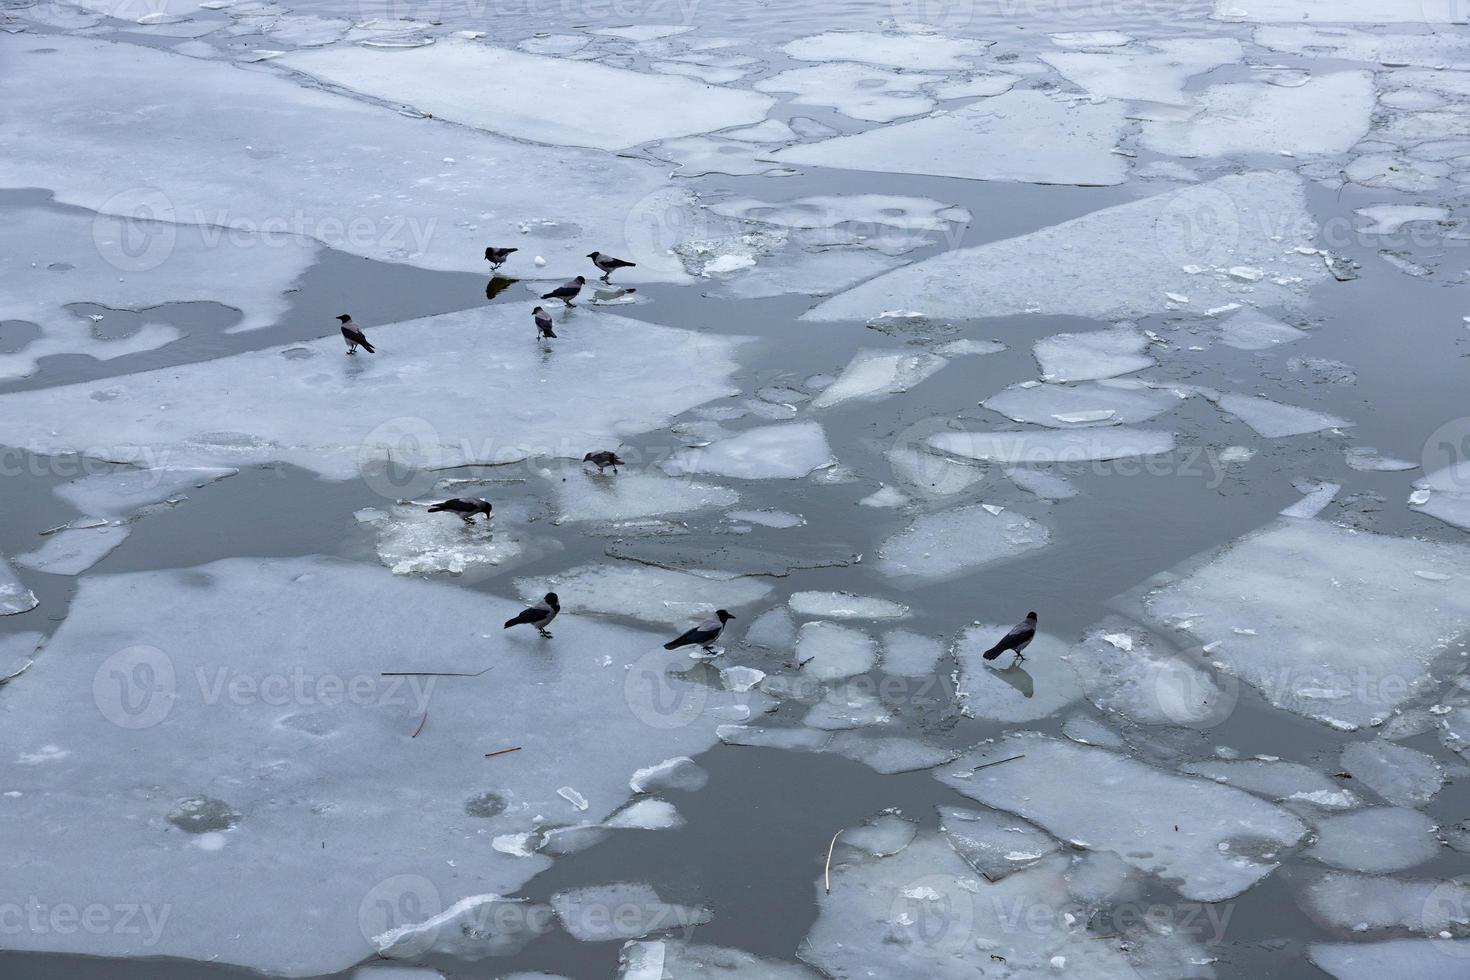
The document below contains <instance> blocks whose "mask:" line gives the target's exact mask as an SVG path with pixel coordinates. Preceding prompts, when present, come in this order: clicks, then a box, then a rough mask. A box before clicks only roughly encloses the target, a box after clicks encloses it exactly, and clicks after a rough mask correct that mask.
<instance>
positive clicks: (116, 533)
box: [15, 524, 129, 575]
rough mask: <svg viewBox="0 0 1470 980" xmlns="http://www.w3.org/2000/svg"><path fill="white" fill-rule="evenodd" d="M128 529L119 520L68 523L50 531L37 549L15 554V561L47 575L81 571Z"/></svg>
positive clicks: (110, 548) (124, 536)
mask: <svg viewBox="0 0 1470 980" xmlns="http://www.w3.org/2000/svg"><path fill="white" fill-rule="evenodd" d="M128 532H129V529H128V528H127V527H126V526H122V525H118V524H103V525H99V526H97V527H69V528H65V529H63V530H60V531H57V532H55V533H54V534H51V535H48V536H47V537H46V538H45V539H43V540H42V542H41V545H40V547H38V548H36V549H35V550H34V551H28V552H26V553H25V554H20V555H16V556H15V563H16V564H17V565H21V566H23V567H25V568H34V569H35V570H36V571H38V572H45V573H47V574H48V575H80V574H81V573H82V572H85V571H86V570H87V569H89V568H91V567H92V566H93V565H95V564H97V563H98V562H99V561H101V560H102V559H104V558H106V557H107V556H108V555H110V554H112V551H113V549H115V548H116V547H117V546H118V545H120V544H122V543H123V542H124V541H125V540H127V537H128Z"/></svg>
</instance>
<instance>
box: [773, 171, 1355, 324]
mask: <svg viewBox="0 0 1470 980" xmlns="http://www.w3.org/2000/svg"><path fill="white" fill-rule="evenodd" d="M1207 226H1208V227H1209V228H1211V229H1217V230H1216V231H1213V232H1211V233H1210V234H1208V235H1206V234H1204V232H1203V229H1204V228H1205V227H1207ZM1316 237H1317V225H1316V222H1314V221H1313V220H1312V218H1311V215H1310V214H1308V212H1307V209H1306V197H1305V195H1304V193H1303V184H1302V181H1301V179H1300V178H1299V177H1297V176H1296V175H1295V174H1291V173H1286V172H1272V171H1266V172H1254V173H1247V174H1238V175H1232V176H1229V177H1222V178H1220V179H1219V180H1216V181H1212V182H1210V183H1208V184H1202V185H1197V186H1192V187H1186V188H1182V189H1179V190H1174V191H1169V192H1166V193H1164V194H1158V195H1155V196H1153V197H1148V198H1144V199H1143V200H1140V201H1133V202H1131V203H1128V204H1121V205H1118V206H1116V207H1111V208H1104V209H1103V210H1101V211H1094V212H1093V213H1091V214H1087V215H1083V216H1082V217H1080V218H1074V219H1073V220H1071V221H1065V222H1063V223H1061V224H1059V225H1053V226H1051V227H1049V228H1043V229H1042V230H1040V231H1036V232H1032V233H1030V234H1028V235H1022V236H1020V237H1017V238H1010V239H1005V240H1003V241H999V242H990V243H988V244H985V245H979V246H976V247H974V248H961V249H953V250H950V251H947V252H944V253H943V254H940V255H937V256H935V257H934V258H931V259H925V260H924V261H922V262H917V263H915V264H913V265H909V266H906V267H904V268H902V269H898V270H896V271H894V272H890V273H888V274H887V275H885V276H881V277H879V278H878V279H875V280H873V281H871V282H866V283H863V284H862V285H860V286H858V287H856V288H854V289H850V290H848V291H847V292H845V293H842V294H841V295H839V296H836V297H834V298H832V299H830V300H827V301H826V302H825V303H822V304H821V305H819V306H817V307H816V308H815V309H813V310H811V311H809V312H808V313H806V314H804V315H803V317H802V319H807V320H866V319H868V318H869V317H872V316H874V315H876V314H877V313H879V312H881V311H883V310H892V309H907V308H909V306H911V305H912V303H913V298H914V297H915V296H921V297H923V298H924V311H923V312H924V313H925V314H927V315H928V316H930V317H954V318H964V319H970V318H975V317H996V316H1013V315H1015V314H1018V313H1045V314H1070V315H1073V316H1082V317H1088V318H1091V319H1097V320H1109V319H1126V318H1129V317H1140V316H1147V315H1149V314H1152V313H1160V312H1164V311H1166V310H1167V309H1169V308H1170V306H1171V305H1172V303H1171V301H1170V300H1169V298H1168V295H1167V294H1168V293H1170V292H1173V293H1176V294H1183V295H1187V296H1189V297H1190V299H1191V301H1192V302H1191V305H1192V306H1196V307H1198V308H1199V309H1210V308H1212V307H1216V306H1221V305H1225V304H1228V303H1233V302H1241V301H1243V300H1246V299H1248V300H1249V301H1250V303H1252V304H1253V305H1256V306H1286V307H1291V306H1297V305H1300V304H1301V303H1303V302H1305V294H1306V291H1307V289H1308V287H1310V286H1311V285H1313V284H1314V283H1316V282H1320V281H1322V280H1323V279H1324V278H1325V277H1326V276H1327V272H1326V270H1325V269H1324V268H1323V267H1322V262H1321V259H1320V258H1319V257H1317V256H1316V255H1307V254H1303V253H1300V252H1297V251H1296V248H1297V247H1298V246H1302V247H1313V242H1314V241H1315V240H1316ZM1119 242H1127V243H1129V246H1130V247H1129V248H1128V249H1127V250H1125V251H1121V252H1120V251H1119V250H1118V248H1117V244H1118V243H1119ZM1109 256H1113V257H1112V258H1109ZM1242 265H1243V266H1249V267H1252V268H1259V269H1262V270H1264V272H1265V275H1264V277H1263V278H1262V279H1260V280H1259V281H1257V282H1254V283H1247V282H1242V281H1240V280H1238V279H1234V278H1232V277H1231V276H1230V275H1229V274H1228V272H1227V270H1228V269H1229V268H1231V267H1236V266H1242ZM1018 269H1020V270H1024V271H1025V274H1024V275H1017V270H1018ZM1187 269H1188V270H1196V271H1186V270H1187Z"/></svg>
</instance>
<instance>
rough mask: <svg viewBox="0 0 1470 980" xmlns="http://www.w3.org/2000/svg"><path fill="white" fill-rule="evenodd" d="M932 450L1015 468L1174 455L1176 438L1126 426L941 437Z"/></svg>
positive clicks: (931, 442)
mask: <svg viewBox="0 0 1470 980" xmlns="http://www.w3.org/2000/svg"><path fill="white" fill-rule="evenodd" d="M929 445H931V446H933V447H934V448H935V449H938V450H940V451H942V452H946V453H953V454H954V455H956V456H967V457H969V458H970V459H977V460H980V461H982V462H987V463H1004V464H1006V465H1007V466H1013V467H1014V466H1018V465H1029V464H1035V463H1079V462H1089V461H1101V460H1110V459H1126V458H1129V457H1132V456H1154V455H1158V454H1159V453H1167V452H1172V451H1173V449H1174V433H1172V432H1163V431H1159V430H1155V429H1131V428H1127V427H1123V426H1118V427H1115V428H1103V429H1098V428H1078V429H1064V430H1060V431H1049V432H941V433H938V434H937V435H933V436H930V437H929Z"/></svg>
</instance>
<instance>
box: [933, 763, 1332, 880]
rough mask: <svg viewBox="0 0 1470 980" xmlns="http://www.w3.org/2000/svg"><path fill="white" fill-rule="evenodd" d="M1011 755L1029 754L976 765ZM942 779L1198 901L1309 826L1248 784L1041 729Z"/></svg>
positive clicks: (1266, 870)
mask: <svg viewBox="0 0 1470 980" xmlns="http://www.w3.org/2000/svg"><path fill="white" fill-rule="evenodd" d="M1016 755H1024V756H1025V758H1024V759H1016V760H1014V761H1012V762H1007V763H1005V764H1003V765H995V766H991V767H989V768H987V769H979V770H978V771H977V767H978V766H981V765H984V764H985V763H986V762H990V761H995V760H998V759H1003V758H1006V757H1008V756H1016ZM938 778H939V781H940V782H942V783H944V784H945V785H947V786H950V787H952V788H954V789H955V790H957V791H958V792H960V793H963V794H964V795H965V796H968V797H970V798H972V799H975V800H979V801H980V802H981V803H984V804H985V805H987V806H992V807H996V808H998V809H1002V810H1009V811H1011V812H1012V813H1016V814H1019V815H1020V816H1022V817H1025V818H1026V819H1027V820H1030V821H1031V822H1032V823H1034V824H1036V825H1038V826H1040V827H1042V828H1043V829H1045V830H1048V831H1050V832H1051V833H1052V834H1053V835H1055V836H1057V837H1060V838H1062V839H1063V840H1068V841H1072V842H1074V843H1075V844H1078V845H1081V846H1082V847H1084V848H1085V849H1087V850H1105V851H1113V852H1115V853H1116V854H1117V855H1118V856H1119V857H1121V858H1122V859H1123V860H1124V861H1126V862H1128V863H1129V864H1131V865H1132V866H1134V867H1135V868H1138V869H1139V870H1140V871H1144V872H1147V873H1149V874H1153V875H1157V876H1159V877H1161V878H1163V879H1165V880H1167V881H1169V882H1170V883H1172V884H1174V885H1175V886H1176V887H1177V888H1178V889H1179V893H1180V894H1181V895H1183V896H1184V897H1185V898H1190V899H1194V900H1197V901H1202V902H1218V901H1223V900H1225V899H1228V898H1233V897H1234V896H1236V895H1239V894H1240V893H1241V892H1243V891H1245V890H1246V889H1247V888H1250V887H1251V886H1252V885H1254V884H1255V883H1256V882H1257V881H1259V880H1260V879H1262V878H1264V877H1265V876H1266V875H1268V874H1270V873H1271V872H1272V871H1273V870H1275V868H1276V863H1277V856H1278V854H1279V852H1280V851H1281V850H1282V849H1284V848H1287V847H1290V846H1291V845H1293V844H1295V843H1296V842H1297V841H1298V840H1300V839H1301V837H1302V836H1303V835H1304V834H1305V833H1306V827H1305V826H1304V825H1303V824H1302V823H1301V821H1299V820H1297V819H1296V818H1295V817H1293V816H1292V815H1291V814H1289V813H1287V812H1286V811H1285V810H1281V809H1279V808H1277V807H1275V806H1272V805H1271V804H1269V803H1266V802H1265V801H1264V800H1260V799H1258V798H1256V797H1254V796H1251V795H1250V794H1249V793H1243V792H1241V791H1240V790H1237V789H1231V788H1230V787H1228V786H1220V785H1218V784H1216V783H1211V782H1208V781H1206V780H1202V779H1194V778H1191V777H1188V776H1178V775H1175V774H1173V773H1168V772H1164V771H1162V770H1158V769H1154V768H1152V767H1150V766H1147V765H1145V764H1143V763H1142V762H1139V761H1137V760H1135V759H1131V758H1128V757H1127V756H1122V755H1117V754H1115V753H1113V752H1109V751H1106V750H1105V749H1097V748H1089V747H1086V746H1081V745H1075V744H1073V743H1071V742H1062V741H1056V740H1053V739H1050V738H1046V737H1044V736H1032V735H1013V736H1010V737H1007V738H1005V739H1003V740H1002V741H1001V742H1000V743H999V744H995V745H986V746H984V747H983V748H981V749H978V750H976V751H975V752H973V753H971V754H970V755H968V756H965V757H963V758H961V759H960V760H959V761H957V762H955V763H954V764H953V765H951V766H949V767H947V768H945V769H941V770H940V771H939V773H938ZM1176 826H1177V827H1178V828H1179V829H1178V830H1177V831H1176V830H1175V829H1174V828H1175V827H1176Z"/></svg>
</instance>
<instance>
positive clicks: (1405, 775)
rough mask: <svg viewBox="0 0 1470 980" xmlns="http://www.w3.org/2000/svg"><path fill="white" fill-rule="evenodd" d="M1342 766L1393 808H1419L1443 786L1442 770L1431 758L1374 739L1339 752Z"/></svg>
mask: <svg viewBox="0 0 1470 980" xmlns="http://www.w3.org/2000/svg"><path fill="white" fill-rule="evenodd" d="M1342 765H1343V768H1344V769H1346V770H1347V771H1348V772H1350V773H1352V775H1353V778H1354V779H1357V780H1360V781H1361V782H1362V783H1363V784H1364V785H1365V786H1367V787H1368V788H1369V789H1371V790H1373V792H1375V793H1377V794H1378V795H1379V796H1381V797H1383V798H1384V799H1385V800H1387V801H1388V802H1390V803H1392V804H1393V805H1394V806H1423V805H1424V804H1426V803H1428V802H1429V801H1430V800H1432V799H1434V797H1435V794H1437V793H1438V792H1439V789H1440V787H1441V786H1443V785H1444V780H1445V777H1444V770H1443V769H1441V768H1440V765H1439V763H1438V762H1435V761H1434V757H1433V756H1430V755H1426V754H1425V753H1423V752H1420V751H1419V750H1418V749H1411V748H1409V747H1408V746H1406V745H1395V744H1394V743H1393V742H1385V741H1383V740H1382V739H1378V740H1375V741H1372V742H1354V743H1352V744H1351V745H1349V746H1347V747H1346V748H1344V749H1343V750H1342Z"/></svg>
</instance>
